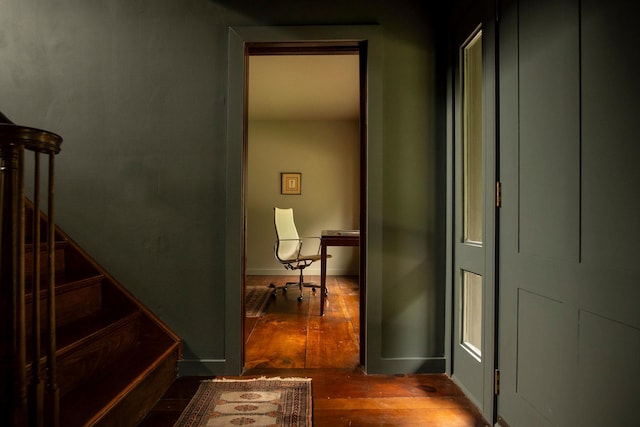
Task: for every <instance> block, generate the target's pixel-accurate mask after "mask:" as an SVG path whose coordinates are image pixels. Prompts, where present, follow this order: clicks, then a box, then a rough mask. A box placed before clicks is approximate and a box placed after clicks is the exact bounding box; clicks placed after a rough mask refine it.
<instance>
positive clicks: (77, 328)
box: [27, 309, 140, 357]
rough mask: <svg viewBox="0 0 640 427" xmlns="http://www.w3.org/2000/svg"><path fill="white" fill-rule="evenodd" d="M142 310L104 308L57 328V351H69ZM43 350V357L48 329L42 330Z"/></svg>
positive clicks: (28, 352)
mask: <svg viewBox="0 0 640 427" xmlns="http://www.w3.org/2000/svg"><path fill="white" fill-rule="evenodd" d="M139 315H140V312H139V311H136V310H133V309H130V310H126V311H125V310H113V309H111V310H108V309H103V310H100V311H98V312H95V313H93V314H91V315H89V316H85V317H82V318H81V319H79V320H77V321H75V322H72V323H69V324H67V325H64V326H60V327H58V328H56V353H57V354H58V355H59V354H60V352H65V351H68V349H69V347H72V346H75V345H77V343H79V342H81V341H86V340H87V339H90V337H92V336H95V335H96V334H99V333H100V332H101V331H103V330H105V329H107V328H113V327H114V325H117V324H118V323H119V322H123V321H128V320H126V319H128V318H130V317H132V316H139ZM41 334H42V336H41V341H42V344H41V350H42V353H41V354H42V357H45V355H46V342H47V336H48V334H47V333H46V331H42V332H41ZM30 344H31V343H30V342H28V343H27V354H30V352H31V349H30V347H31V346H30Z"/></svg>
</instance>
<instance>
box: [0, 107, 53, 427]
mask: <svg viewBox="0 0 640 427" xmlns="http://www.w3.org/2000/svg"><path fill="white" fill-rule="evenodd" d="M61 143H62V138H61V137H60V136H58V135H56V134H54V133H51V132H47V131H43V130H40V129H34V128H28V127H24V126H18V125H15V124H14V123H13V122H11V121H10V120H9V119H7V117H6V116H4V115H3V114H2V113H1V112H0V280H1V282H0V425H3V426H5V425H6V426H12V427H23V426H26V425H27V423H28V425H29V426H33V427H41V426H43V425H44V421H45V420H46V421H47V422H48V423H49V425H53V426H57V424H58V412H59V410H58V387H57V384H56V378H55V375H56V366H55V348H56V343H55V292H54V284H55V277H54V273H55V258H54V254H55V224H54V223H53V206H54V200H53V194H54V192H53V188H54V186H53V157H54V155H55V154H58V153H59V152H60V144H61ZM25 150H28V151H32V152H34V153H35V158H34V199H35V200H34V212H33V215H32V217H33V221H34V223H33V224H31V227H32V229H31V230H32V233H31V234H32V239H33V240H34V241H33V242H32V244H33V245H32V246H33V250H34V265H33V273H32V279H31V282H32V287H31V292H32V304H31V307H32V310H31V313H30V319H31V327H30V329H29V334H27V322H26V319H27V314H26V312H25V311H26V291H25V267H26V266H25V240H26V232H25V190H24V188H25V184H24V169H25V168H24V163H25ZM40 154H47V155H49V158H50V161H49V176H48V178H49V183H48V193H47V196H48V200H47V204H48V207H49V209H48V216H49V221H48V233H47V235H48V238H47V258H48V259H47V264H48V265H47V270H46V282H45V283H46V286H47V290H48V292H47V296H48V301H47V310H46V313H47V318H46V320H45V321H44V322H43V323H44V325H45V327H46V328H47V334H46V336H47V337H48V343H47V352H46V359H47V362H46V363H47V365H46V368H47V369H46V376H47V378H46V385H47V392H48V394H49V395H48V396H47V399H46V400H47V404H45V402H44V400H45V396H44V392H45V388H44V382H43V381H42V378H41V374H42V373H43V371H45V370H44V369H42V366H41V363H40V360H41V357H42V356H43V355H44V354H42V352H41V347H40V339H41V331H40V325H41V324H42V323H41V322H42V321H41V317H40V316H41V308H40V307H41V306H40V283H41V280H40V260H39V253H40V243H41V240H40V225H39V222H40V188H39V186H40ZM43 282H44V280H43ZM27 336H29V337H30V339H31V340H32V341H33V342H32V343H31V344H30V345H29V347H30V348H31V349H32V351H31V358H30V360H29V362H30V363H31V365H30V367H31V368H30V374H31V380H30V381H27V368H28V366H29V363H28V361H27V354H26V353H27V347H28V346H27V342H26V341H27ZM45 407H46V409H45Z"/></svg>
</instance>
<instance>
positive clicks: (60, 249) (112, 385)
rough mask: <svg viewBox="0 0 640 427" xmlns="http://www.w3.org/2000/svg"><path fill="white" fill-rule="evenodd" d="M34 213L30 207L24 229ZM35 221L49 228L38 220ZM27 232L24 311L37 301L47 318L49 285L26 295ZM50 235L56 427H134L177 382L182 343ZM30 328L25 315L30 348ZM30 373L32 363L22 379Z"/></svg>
mask: <svg viewBox="0 0 640 427" xmlns="http://www.w3.org/2000/svg"><path fill="white" fill-rule="evenodd" d="M33 215H34V212H33V210H32V208H31V206H30V204H27V209H26V223H27V224H30V223H31V221H32V218H33ZM40 220H41V221H42V229H46V226H47V225H46V219H45V218H44V216H43V215H41V216H40ZM28 230H29V227H27V236H26V237H27V244H26V248H25V249H26V250H25V254H26V256H25V267H26V268H25V276H26V277H25V288H26V312H27V313H30V312H31V307H32V304H33V301H34V298H40V300H41V301H42V303H41V310H42V315H41V319H46V312H45V311H46V304H45V301H46V298H47V291H46V287H45V286H42V289H43V290H41V291H40V294H39V295H33V292H32V291H31V289H32V288H33V286H32V283H33V280H32V276H33V274H32V273H30V272H31V271H32V265H33V259H34V256H33V247H34V245H33V244H32V242H31V240H32V238H31V235H30V234H31V233H29V231H28ZM55 236H56V239H55V240H56V243H55V279H56V280H55V299H56V310H55V312H56V315H55V318H56V342H57V346H56V359H57V386H58V388H59V395H60V422H59V425H60V426H64V427H74V426H118V427H124V426H135V425H136V424H137V423H138V422H139V421H140V420H141V419H142V418H143V417H144V416H145V415H146V413H147V412H148V411H149V410H150V409H151V408H152V407H153V405H154V404H155V403H156V401H157V400H158V399H159V398H160V397H161V396H162V395H163V394H164V392H165V391H166V390H167V389H168V387H169V386H170V385H171V383H172V382H173V381H174V380H175V378H176V370H177V361H178V360H179V359H180V358H181V356H182V354H181V351H182V348H181V341H180V339H179V338H178V336H176V335H175V334H174V333H173V332H172V331H171V330H169V328H168V327H167V326H165V325H164V324H163V323H162V322H161V321H160V320H159V319H158V318H157V317H156V316H155V315H154V314H153V313H151V312H150V311H149V310H148V309H147V308H145V307H144V306H143V305H142V304H141V303H140V302H139V301H138V300H136V298H134V296H133V295H132V294H131V293H130V292H128V291H127V290H126V289H125V288H124V287H123V286H122V285H121V284H120V283H118V282H117V281H116V280H115V279H114V278H113V277H112V276H110V275H109V274H108V273H107V272H106V271H105V270H104V269H103V268H101V267H100V266H99V265H98V263H96V262H95V261H94V260H93V259H92V258H91V257H90V256H89V255H88V254H86V253H85V252H84V251H83V250H82V249H81V248H80V247H79V246H78V245H77V244H76V243H75V242H74V241H73V240H72V239H71V238H69V236H67V235H66V234H65V233H64V232H63V231H62V230H60V229H59V228H58V227H56V230H55ZM40 250H41V251H43V253H42V255H41V256H40V260H46V255H45V253H44V251H46V244H42V245H41V249H40ZM40 264H41V268H46V263H45V262H42V261H41V262H40ZM32 329H33V328H32V325H31V322H30V320H29V316H27V325H26V334H27V343H29V342H30V341H31V340H30V336H31V331H32ZM42 330H43V331H44V330H45V328H44V327H43V328H42ZM43 333H44V332H43ZM42 339H43V345H42V347H43V348H44V347H45V346H44V341H46V336H43V337H42ZM27 346H28V347H29V344H27ZM29 351H30V349H29V348H28V349H27V354H29ZM42 357H43V358H44V357H45V355H44V354H43V356H42ZM42 365H43V366H44V363H43V364H42ZM30 370H31V367H30V364H29V365H27V378H29V377H30ZM43 377H44V374H43Z"/></svg>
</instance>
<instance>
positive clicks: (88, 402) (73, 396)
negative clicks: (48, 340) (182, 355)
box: [60, 342, 178, 426]
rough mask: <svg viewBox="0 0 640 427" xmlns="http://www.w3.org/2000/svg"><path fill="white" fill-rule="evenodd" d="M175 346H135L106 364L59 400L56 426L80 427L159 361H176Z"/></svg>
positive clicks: (166, 343)
mask: <svg viewBox="0 0 640 427" xmlns="http://www.w3.org/2000/svg"><path fill="white" fill-rule="evenodd" d="M177 346H178V344H177V343H170V342H164V343H160V342H152V343H138V344H137V345H136V347H135V349H134V350H133V351H132V352H131V353H128V354H126V355H124V356H122V357H119V358H117V359H115V360H114V361H113V363H112V364H110V367H108V368H106V369H104V370H102V371H101V372H100V373H98V374H96V375H94V376H93V377H91V378H90V379H89V380H88V381H87V382H86V383H85V385H84V386H81V387H78V388H76V389H75V390H73V391H71V392H69V393H67V394H66V395H65V396H63V397H62V398H61V399H60V414H61V420H60V425H65V426H79V425H83V424H84V423H85V422H86V421H87V420H88V419H89V418H91V417H93V416H94V415H95V414H99V413H102V412H103V409H105V408H106V407H108V406H109V405H110V403H112V402H113V401H114V400H117V399H118V398H119V396H120V395H121V394H122V393H123V391H124V390H127V389H129V388H130V387H131V386H132V385H133V384H135V383H136V382H137V381H140V380H141V379H142V378H144V374H145V373H148V372H149V371H150V366H155V365H156V364H157V363H159V362H160V361H161V360H165V359H166V358H169V357H174V358H176V361H177Z"/></svg>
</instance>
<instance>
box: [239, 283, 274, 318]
mask: <svg viewBox="0 0 640 427" xmlns="http://www.w3.org/2000/svg"><path fill="white" fill-rule="evenodd" d="M272 292H273V289H271V288H268V287H266V286H247V287H246V289H245V290H244V311H245V316H246V317H262V315H264V312H265V311H266V309H267V304H268V303H269V297H270V296H271V293H272Z"/></svg>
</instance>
